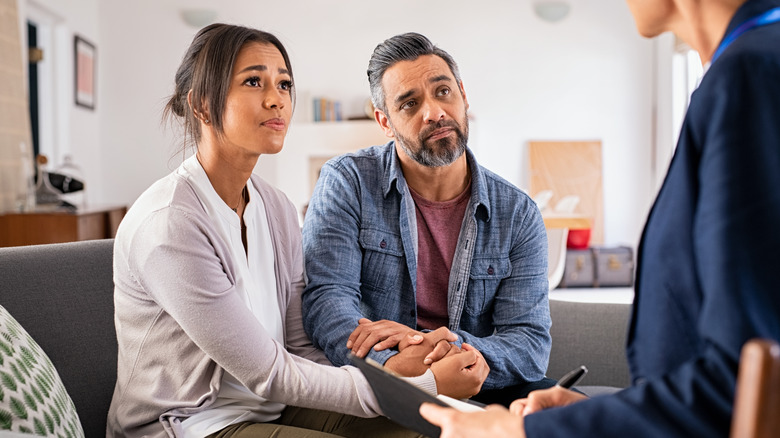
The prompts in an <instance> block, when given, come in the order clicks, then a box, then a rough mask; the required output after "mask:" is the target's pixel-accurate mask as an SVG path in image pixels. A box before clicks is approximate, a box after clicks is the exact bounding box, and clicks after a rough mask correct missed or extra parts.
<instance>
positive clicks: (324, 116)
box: [312, 97, 343, 122]
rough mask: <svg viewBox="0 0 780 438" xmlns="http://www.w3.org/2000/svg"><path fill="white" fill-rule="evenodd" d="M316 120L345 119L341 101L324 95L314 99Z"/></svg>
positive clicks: (332, 120) (334, 120)
mask: <svg viewBox="0 0 780 438" xmlns="http://www.w3.org/2000/svg"><path fill="white" fill-rule="evenodd" d="M312 106H313V108H314V121H315V122H336V121H341V120H343V116H342V110H341V102H340V101H338V100H331V99H326V98H322V97H316V98H314V101H313V105H312Z"/></svg>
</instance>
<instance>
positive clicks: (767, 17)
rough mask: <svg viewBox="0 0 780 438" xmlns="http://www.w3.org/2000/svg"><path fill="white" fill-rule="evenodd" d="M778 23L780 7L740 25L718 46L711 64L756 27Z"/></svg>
mask: <svg viewBox="0 0 780 438" xmlns="http://www.w3.org/2000/svg"><path fill="white" fill-rule="evenodd" d="M778 21H780V7H778V8H774V9H770V10H768V11H766V12H764V13H763V14H761V15H759V16H756V17H753V18H751V19H750V20H747V21H746V22H744V23H742V24H740V25H739V26H737V28H736V29H734V30H732V31H731V33H730V34H728V35H727V36H726V38H724V39H723V42H721V43H720V46H718V50H716V51H715V54H714V55H712V60H711V61H710V64H712V63H714V62H715V60H716V59H718V56H720V55H721V53H723V51H724V50H726V47H728V46H730V45H731V43H733V42H734V41H735V40H736V39H737V38H739V37H740V36H741V35H742V34H743V33H745V32H747V31H749V30H750V29H753V28H756V27H761V26H764V25H767V24H772V23H777V22H778Z"/></svg>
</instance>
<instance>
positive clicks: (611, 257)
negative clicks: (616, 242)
mask: <svg viewBox="0 0 780 438" xmlns="http://www.w3.org/2000/svg"><path fill="white" fill-rule="evenodd" d="M591 251H592V252H593V258H594V259H595V262H596V281H597V284H598V286H597V287H630V286H633V285H634V254H633V250H632V249H631V248H629V247H627V246H619V247H614V248H603V247H602V248H595V247H594V248H591Z"/></svg>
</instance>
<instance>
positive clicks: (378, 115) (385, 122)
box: [374, 109, 395, 138]
mask: <svg viewBox="0 0 780 438" xmlns="http://www.w3.org/2000/svg"><path fill="white" fill-rule="evenodd" d="M374 119H376V122H377V123H379V127H380V128H382V130H383V131H385V136H386V137H388V138H395V134H393V130H392V129H390V119H388V118H387V114H385V113H384V112H382V110H379V109H374Z"/></svg>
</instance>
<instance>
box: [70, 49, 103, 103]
mask: <svg viewBox="0 0 780 438" xmlns="http://www.w3.org/2000/svg"><path fill="white" fill-rule="evenodd" d="M73 47H74V59H73V64H74V66H75V72H74V78H75V81H74V92H75V99H76V105H78V106H81V107H84V108H88V109H91V110H94V109H95V97H96V96H95V78H96V74H95V66H96V62H95V57H96V54H97V53H96V49H95V45H94V44H92V43H90V42H89V41H87V40H85V39H84V38H82V37H80V36H78V35H76V36H75V37H74V39H73Z"/></svg>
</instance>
